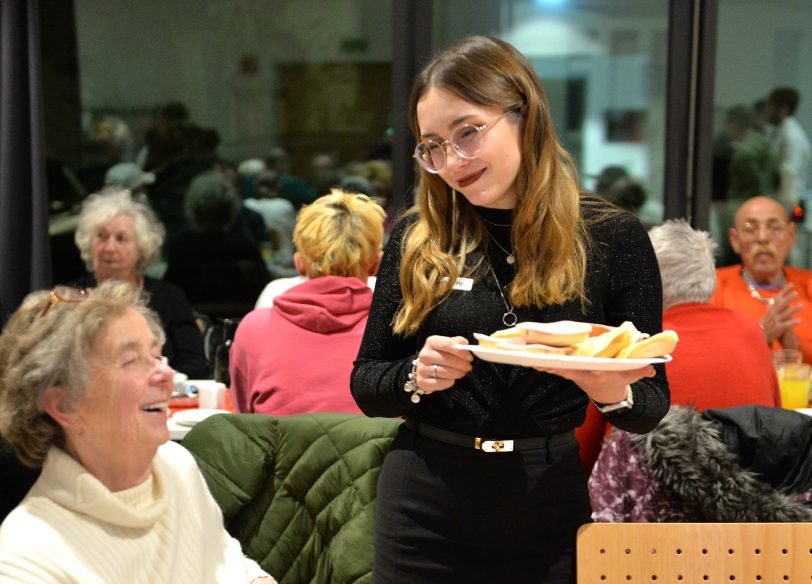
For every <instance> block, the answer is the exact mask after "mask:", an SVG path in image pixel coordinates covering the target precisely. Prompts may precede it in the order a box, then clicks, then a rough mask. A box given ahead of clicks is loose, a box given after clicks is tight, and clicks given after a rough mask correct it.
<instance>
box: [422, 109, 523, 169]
mask: <svg viewBox="0 0 812 584" xmlns="http://www.w3.org/2000/svg"><path fill="white" fill-rule="evenodd" d="M514 111H516V109H515V108H513V109H509V110H508V111H506V112H505V113H503V114H502V115H501V116H499V117H498V118H496V119H495V120H494V121H492V122H490V123H489V124H481V125H476V124H463V125H462V126H459V127H458V128H455V129H454V131H453V132H451V137H450V138H449V139H448V140H443V141H442V142H438V141H437V140H432V139H431V138H427V139H426V140H421V141H420V142H418V144H417V146H415V148H414V157H415V158H416V159H417V161H418V162H419V163H420V166H422V167H423V168H425V169H426V170H427V171H428V172H430V173H432V174H437V173H438V172H440V171H441V170H443V169H444V168H445V165H446V163H447V162H448V152H447V150H448V145H449V144H451V147H452V148H454V152H455V153H456V154H457V156H461V157H462V158H467V159H469V160H470V159H472V158H476V157H477V156H478V155H479V153H480V152H482V149H483V148H484V146H485V141H484V137H485V133H486V132H487V131H488V130H490V129H491V128H493V127H494V126H495V125H496V124H497V123H499V121H500V120H501V119H502V118H504V117H505V116H507V115H508V114H510V113H513V112H514Z"/></svg>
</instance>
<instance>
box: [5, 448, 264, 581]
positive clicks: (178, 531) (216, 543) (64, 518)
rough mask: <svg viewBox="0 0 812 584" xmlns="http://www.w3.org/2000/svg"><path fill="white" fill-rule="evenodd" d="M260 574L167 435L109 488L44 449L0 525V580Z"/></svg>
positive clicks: (63, 455) (55, 451)
mask: <svg viewBox="0 0 812 584" xmlns="http://www.w3.org/2000/svg"><path fill="white" fill-rule="evenodd" d="M122 455H126V453H122ZM263 575H267V574H265V572H263V571H262V569H261V568H260V567H259V565H257V564H256V562H254V561H253V560H250V559H248V558H246V557H244V556H243V554H242V550H241V549H240V544H239V542H238V541H237V540H235V539H233V538H232V537H230V536H229V535H228V533H227V532H226V530H225V528H224V526H223V516H222V513H221V512H220V508H219V507H218V506H217V503H215V501H214V499H213V498H212V496H211V494H210V493H209V491H208V488H207V487H206V483H205V481H204V479H203V476H202V475H201V474H200V471H199V470H198V468H197V465H196V464H195V460H194V458H192V456H191V454H189V452H187V451H186V449H184V448H183V447H182V446H180V445H179V444H176V443H173V442H167V443H166V444H164V445H163V446H161V447H160V448H159V449H158V453H157V455H156V456H155V460H154V462H153V467H152V473H151V475H150V477H149V479H147V480H146V481H145V482H144V483H142V484H140V485H138V486H136V487H134V488H131V489H127V490H125V491H119V492H115V493H114V492H111V491H110V490H109V489H107V488H106V487H105V486H104V485H103V484H102V483H101V482H100V481H98V480H97V479H96V478H95V477H94V476H93V475H91V474H90V473H88V472H87V471H86V470H85V469H84V468H83V467H82V466H81V465H80V464H79V463H78V462H76V461H75V460H74V459H73V458H71V457H70V456H68V455H67V454H66V453H65V452H64V451H62V450H60V449H58V448H52V449H51V451H50V452H49V453H48V457H47V459H46V461H45V464H44V465H43V469H42V474H41V475H40V477H39V480H38V481H37V482H36V484H35V485H34V486H33V487H32V488H31V491H30V492H29V493H28V495H27V496H26V498H25V499H24V500H23V501H22V503H20V505H19V506H18V507H17V508H16V509H14V510H13V511H12V512H11V513H10V514H9V515H8V516H7V517H6V519H5V521H4V522H3V524H2V526H0V584H10V583H12V582H13V583H15V584H33V583H59V584H67V583H76V584H117V583H121V584H125V583H126V584H139V583H143V584H160V583H164V582H165V583H167V584H168V583H172V584H184V583H189V584H192V583H194V584H199V583H206V582H210V583H228V584H242V583H246V584H247V583H249V582H251V581H252V580H254V579H255V578H258V577H260V576H263Z"/></svg>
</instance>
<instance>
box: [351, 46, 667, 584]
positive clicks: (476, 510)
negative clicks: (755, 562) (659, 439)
mask: <svg viewBox="0 0 812 584" xmlns="http://www.w3.org/2000/svg"><path fill="white" fill-rule="evenodd" d="M410 116H411V127H412V131H413V133H414V136H415V138H416V140H417V147H416V149H415V159H416V160H417V162H418V163H419V170H420V175H419V182H418V185H417V189H416V204H415V206H414V208H412V209H411V210H410V211H409V212H408V213H407V214H406V217H405V218H403V219H402V220H400V221H399V222H398V223H397V225H396V226H395V227H394V229H393V231H392V235H391V238H390V240H389V242H388V245H387V248H386V250H385V252H384V256H383V261H382V263H381V267H380V269H379V272H378V279H377V283H376V287H375V293H374V297H373V301H372V307H371V308H370V313H369V319H368V321H367V326H366V330H365V333H364V339H363V342H362V344H361V348H360V350H359V354H358V358H357V360H356V361H355V367H354V370H353V375H352V382H351V386H352V392H353V395H354V396H355V399H356V401H357V402H358V405H359V406H360V408H361V410H362V411H364V412H365V413H366V414H367V415H370V416H404V417H405V418H406V421H405V423H404V424H403V425H402V426H401V428H400V430H399V432H398V435H397V437H396V438H395V441H394V443H393V444H392V447H391V449H390V450H389V453H388V454H387V456H386V458H385V460H384V463H383V468H382V470H381V476H380V480H379V482H378V496H377V508H376V509H377V511H376V512H377V515H376V517H377V525H376V542H375V545H376V547H375V565H374V569H373V582H375V583H381V584H383V583H386V584H395V583H401V582H402V583H409V584H418V583H425V584H429V583H436V582H450V581H454V582H510V583H511V584H522V583H530V582H533V583H536V582H545V584H550V583H561V582H574V577H575V576H574V549H575V535H576V532H577V530H578V527H579V526H580V525H581V524H583V523H586V522H588V521H590V512H591V510H590V505H589V496H588V493H587V485H586V477H585V476H584V473H583V470H582V468H581V464H580V461H579V459H578V444H577V442H576V441H575V437H574V429H575V428H576V427H577V426H578V425H580V424H581V422H582V421H583V419H584V413H585V411H586V406H587V404H588V403H589V401H590V399H591V400H594V401H595V402H597V403H599V404H601V408H602V409H603V411H604V412H605V414H604V415H605V416H606V417H607V419H609V420H611V422H612V424H615V425H617V426H618V427H621V428H624V429H626V430H629V431H632V432H647V431H648V430H650V429H651V428H653V427H655V426H656V425H657V422H658V421H659V420H660V419H661V418H662V417H663V416H664V415H665V413H666V411H667V410H668V384H667V382H666V377H665V372H664V369H663V368H662V365H657V366H656V367H652V365H650V364H643V365H641V366H637V367H635V368H634V369H631V370H626V371H603V370H597V368H598V366H597V365H594V364H589V363H587V364H586V365H587V366H589V367H591V368H592V369H587V370H569V369H561V368H554V367H553V366H552V365H549V366H547V367H545V365H544V363H543V362H541V361H539V360H536V362H537V363H539V368H538V369H537V368H534V367H522V366H517V365H502V364H495V363H491V362H488V361H485V360H480V359H476V360H475V359H473V357H472V354H471V352H469V351H468V350H466V348H465V345H467V344H468V343H472V342H474V333H490V332H492V331H496V330H497V329H506V328H510V327H513V326H514V325H515V324H517V323H518V322H519V321H540V322H545V321H559V320H577V321H584V322H589V323H603V324H607V325H620V324H621V323H623V322H624V321H632V322H633V323H634V324H635V325H636V326H637V328H639V329H640V330H641V331H643V332H645V333H649V334H655V333H658V332H660V331H661V330H662V295H661V291H660V275H659V272H658V268H657V261H656V258H655V257H654V252H653V250H652V248H651V242H650V241H649V239H648V237H647V235H646V231H645V229H644V228H643V226H642V225H641V224H640V222H639V221H638V220H637V219H636V218H635V217H633V216H632V215H631V214H629V213H627V212H624V211H622V210H620V209H618V208H616V207H613V206H611V205H609V204H608V203H606V202H605V201H603V200H599V199H597V198H596V197H594V196H591V195H589V194H586V193H583V192H582V191H581V189H580V187H579V184H578V179H577V175H576V170H575V166H574V164H573V162H572V160H571V158H570V156H569V155H568V154H567V152H566V151H565V150H564V149H563V147H562V146H561V145H560V144H559V142H558V139H557V137H556V133H555V126H554V124H553V120H552V117H551V115H550V108H549V106H548V103H547V98H546V97H545V94H544V90H543V88H542V85H541V81H540V80H539V78H538V76H537V75H536V73H535V71H534V70H533V68H532V66H531V65H530V63H529V62H528V61H527V59H526V58H525V57H524V56H522V55H521V54H520V53H519V52H518V51H517V50H516V49H515V48H514V47H512V46H511V45H509V44H507V43H505V42H504V41H501V40H499V39H496V38H492V37H484V36H476V37H470V38H466V39H464V40H462V41H461V42H460V43H459V44H457V45H456V46H454V47H452V48H451V49H449V50H447V51H445V52H443V53H441V54H440V55H439V56H437V57H436V58H435V59H434V60H432V61H431V62H430V63H429V64H428V65H427V66H426V67H425V68H424V69H423V71H422V72H421V73H420V74H419V75H418V76H417V78H416V80H415V83H414V86H413V90H412V96H411V100H410ZM531 361H532V360H531ZM559 366H560V362H559Z"/></svg>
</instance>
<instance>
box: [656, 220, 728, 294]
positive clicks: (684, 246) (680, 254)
mask: <svg viewBox="0 0 812 584" xmlns="http://www.w3.org/2000/svg"><path fill="white" fill-rule="evenodd" d="M649 237H650V238H651V243H652V244H653V246H654V252H655V253H656V254H657V263H658V264H659V265H660V277H661V278H662V281H663V310H667V309H669V308H671V307H672V306H675V305H677V304H684V303H686V302H696V303H700V304H707V303H708V301H709V300H710V298H711V296H712V295H713V291H714V289H715V288H716V262H715V259H714V255H715V253H716V249H717V245H716V242H715V241H713V238H712V237H711V235H710V234H709V233H708V232H707V231H699V230H696V229H693V228H692V227H691V226H690V225H689V224H688V223H687V222H686V221H685V220H683V219H670V220H668V221H666V222H665V223H663V224H662V225H658V226H656V227H652V228H651V230H649Z"/></svg>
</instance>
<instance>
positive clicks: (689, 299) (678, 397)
mask: <svg viewBox="0 0 812 584" xmlns="http://www.w3.org/2000/svg"><path fill="white" fill-rule="evenodd" d="M649 237H650V238H651V242H652V245H653V246H654V252H655V253H656V254H657V263H658V264H659V266H660V276H661V278H662V282H663V329H670V330H673V331H675V332H676V333H677V335H678V336H679V343H678V344H677V348H676V349H675V350H674V353H673V354H672V357H673V360H672V361H671V362H669V363H666V365H665V371H666V374H667V375H668V385H669V387H670V388H671V403H672V404H677V405H691V406H693V407H694V408H695V409H696V410H697V411H703V410H706V409H708V408H727V407H732V406H739V405H762V406H780V405H781V398H780V392H779V389H778V379H777V377H776V373H775V367H774V366H773V362H772V356H771V353H770V350H769V347H767V344H766V343H765V342H764V333H763V332H762V331H761V329H760V328H759V326H758V323H757V322H756V321H755V320H753V319H751V318H749V317H747V316H745V315H743V314H741V313H738V312H735V311H733V310H730V309H727V308H721V307H718V306H713V305H712V304H709V301H710V298H711V295H712V294H713V290H714V287H715V285H716V270H715V267H714V251H715V249H716V244H715V243H714V241H713V240H712V239H711V237H710V235H709V234H708V233H707V232H704V231H696V230H694V229H692V228H691V226H690V225H688V223H686V222H685V221H683V220H678V221H666V222H665V223H664V224H663V225H660V226H658V227H654V228H652V229H651V230H650V231H649ZM606 429H607V427H606V422H605V421H604V418H603V417H602V416H601V415H600V413H598V411H597V410H596V409H595V407H594V406H593V405H592V404H590V405H589V407H588V409H587V416H586V420H585V421H584V424H583V425H582V426H581V427H580V428H579V429H578V438H579V442H581V446H582V451H581V457H582V461H584V462H585V464H586V465H587V466H588V467H591V465H592V464H593V463H594V461H595V459H596V458H597V456H598V454H599V452H600V448H601V444H602V442H603V437H604V435H605V433H606Z"/></svg>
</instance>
